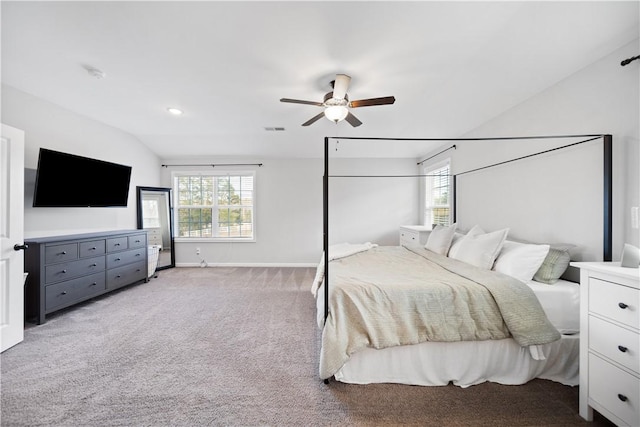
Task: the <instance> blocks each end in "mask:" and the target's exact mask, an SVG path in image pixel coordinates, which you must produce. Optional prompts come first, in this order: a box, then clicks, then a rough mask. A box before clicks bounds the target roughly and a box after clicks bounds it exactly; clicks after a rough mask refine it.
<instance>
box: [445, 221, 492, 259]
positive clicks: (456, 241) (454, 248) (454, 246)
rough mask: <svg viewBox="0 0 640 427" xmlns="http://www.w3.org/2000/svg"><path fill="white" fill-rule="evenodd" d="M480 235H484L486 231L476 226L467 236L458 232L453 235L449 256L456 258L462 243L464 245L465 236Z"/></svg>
mask: <svg viewBox="0 0 640 427" xmlns="http://www.w3.org/2000/svg"><path fill="white" fill-rule="evenodd" d="M478 234H484V230H483V229H482V228H480V226H479V225H474V226H473V227H471V230H469V231H468V232H467V234H462V233H458V232H456V233H453V239H452V240H451V247H450V248H449V254H448V256H449V257H450V258H455V257H456V253H457V252H458V249H459V248H460V243H462V239H464V238H465V236H477V235H478Z"/></svg>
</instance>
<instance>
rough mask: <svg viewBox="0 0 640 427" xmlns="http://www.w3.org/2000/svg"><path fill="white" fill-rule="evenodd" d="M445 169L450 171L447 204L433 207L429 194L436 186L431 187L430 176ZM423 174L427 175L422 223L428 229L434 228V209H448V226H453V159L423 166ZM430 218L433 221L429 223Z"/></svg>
mask: <svg viewBox="0 0 640 427" xmlns="http://www.w3.org/2000/svg"><path fill="white" fill-rule="evenodd" d="M445 167H448V169H449V174H448V177H449V178H448V183H447V204H446V205H442V206H436V205H435V204H434V205H432V206H429V205H428V203H429V200H430V199H431V197H430V195H429V194H428V193H429V192H431V191H432V190H433V188H434V186H431V185H430V184H429V180H430V179H432V177H431V176H430V175H432V174H433V173H434V172H436V171H438V170H440V169H443V168H445ZM422 172H423V174H424V175H425V177H424V192H423V196H424V203H423V204H422V222H423V224H424V225H425V226H428V227H432V228H433V224H434V223H433V210H434V208H438V207H446V208H448V210H449V214H448V224H446V225H451V224H452V222H453V200H452V197H453V179H452V175H451V158H450V157H449V158H446V159H444V160H441V161H439V162H434V163H430V164H427V165H423V166H422ZM428 217H429V218H431V221H428Z"/></svg>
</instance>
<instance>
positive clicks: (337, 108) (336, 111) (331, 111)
mask: <svg viewBox="0 0 640 427" xmlns="http://www.w3.org/2000/svg"><path fill="white" fill-rule="evenodd" d="M348 114H349V109H348V108H347V107H345V106H344V105H331V106H329V107H327V108H325V109H324V116H325V117H326V118H327V119H329V120H331V121H332V122H335V123H338V122H339V121H342V120H344V119H345V118H346V117H347V115H348Z"/></svg>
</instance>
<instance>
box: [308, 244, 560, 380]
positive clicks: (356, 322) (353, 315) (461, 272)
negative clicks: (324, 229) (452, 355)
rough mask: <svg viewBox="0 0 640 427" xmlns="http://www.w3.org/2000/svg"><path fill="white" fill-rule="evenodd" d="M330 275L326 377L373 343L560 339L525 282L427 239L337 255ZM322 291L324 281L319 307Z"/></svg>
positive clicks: (322, 369)
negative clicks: (436, 247) (447, 253)
mask: <svg viewBox="0 0 640 427" xmlns="http://www.w3.org/2000/svg"><path fill="white" fill-rule="evenodd" d="M329 277H330V283H329V290H330V293H329V316H328V318H327V320H326V323H325V325H324V328H323V332H322V349H321V354H320V377H321V378H323V379H325V378H330V377H331V376H333V375H334V374H335V373H336V372H337V371H338V370H339V369H340V368H341V367H342V365H343V364H344V363H345V362H346V361H347V360H348V359H349V357H350V355H351V354H353V353H355V352H357V351H358V350H361V349H364V348H367V347H370V348H376V349H381V348H386V347H391V346H398V345H409V344H418V343H421V342H425V341H445V342H450V341H474V340H494V339H503V338H509V337H513V339H514V340H515V341H516V342H517V343H518V344H520V345H521V346H531V345H539V344H547V343H550V342H553V341H556V340H558V339H560V333H559V332H558V331H557V330H556V329H555V328H554V327H553V325H552V324H551V323H550V322H549V320H548V319H547V317H546V315H545V313H544V310H543V309H542V306H541V305H540V303H539V301H538V299H537V298H536V296H535V294H534V293H533V291H532V290H531V289H530V288H529V287H528V286H527V285H525V284H524V283H522V282H520V281H518V280H516V279H513V278H511V277H509V276H506V275H503V274H501V273H497V272H494V271H490V270H483V269H479V268H477V267H474V266H472V265H469V264H466V263H464V262H460V261H457V260H454V259H451V258H447V257H444V256H441V255H438V254H435V253H433V252H431V251H428V250H426V249H424V248H422V247H418V246H416V247H409V248H407V247H401V246H382V247H377V248H373V249H370V250H368V251H366V252H360V253H357V254H355V255H351V256H349V257H346V258H341V259H337V260H334V261H332V262H331V263H330V268H329ZM323 295H324V285H323V287H322V288H321V289H320V291H319V292H318V299H319V300H318V303H319V308H321V307H320V305H321V301H320V300H322V299H323Z"/></svg>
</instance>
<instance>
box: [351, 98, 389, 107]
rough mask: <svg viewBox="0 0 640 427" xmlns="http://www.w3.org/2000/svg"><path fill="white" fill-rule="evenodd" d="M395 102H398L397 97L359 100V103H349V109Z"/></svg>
mask: <svg viewBox="0 0 640 427" xmlns="http://www.w3.org/2000/svg"><path fill="white" fill-rule="evenodd" d="M394 102H396V98H395V97H393V96H384V97H382V98H370V99H359V100H357V101H351V102H349V107H351V108H358V107H371V106H373V105H386V104H393V103H394Z"/></svg>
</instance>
